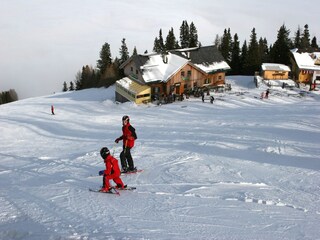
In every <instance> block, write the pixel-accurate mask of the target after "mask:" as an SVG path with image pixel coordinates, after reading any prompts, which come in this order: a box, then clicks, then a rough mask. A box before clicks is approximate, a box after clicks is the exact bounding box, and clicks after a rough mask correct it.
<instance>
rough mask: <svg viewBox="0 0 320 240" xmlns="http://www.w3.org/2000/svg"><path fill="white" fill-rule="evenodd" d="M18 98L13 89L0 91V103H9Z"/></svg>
mask: <svg viewBox="0 0 320 240" xmlns="http://www.w3.org/2000/svg"><path fill="white" fill-rule="evenodd" d="M17 100H18V94H17V93H16V91H15V90H14V89H10V90H9V91H4V92H0V105H1V104H5V103H10V102H14V101H17Z"/></svg>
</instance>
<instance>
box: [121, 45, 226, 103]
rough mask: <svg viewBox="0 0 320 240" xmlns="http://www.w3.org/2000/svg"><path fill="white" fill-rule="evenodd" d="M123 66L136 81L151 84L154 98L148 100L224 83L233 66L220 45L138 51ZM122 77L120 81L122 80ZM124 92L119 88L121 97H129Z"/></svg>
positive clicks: (146, 84)
mask: <svg viewBox="0 0 320 240" xmlns="http://www.w3.org/2000/svg"><path fill="white" fill-rule="evenodd" d="M120 67H121V68H122V69H123V70H124V74H125V75H126V77H127V78H128V79H130V80H132V81H133V82H135V84H138V85H141V86H145V87H149V88H150V92H151V96H150V99H149V100H147V99H144V100H143V101H144V102H147V101H151V99H152V100H153V99H159V98H162V97H166V96H171V95H182V94H183V93H187V92H190V91H193V90H195V89H198V88H202V87H207V88H214V87H217V86H221V85H224V84H225V73H226V71H228V70H230V66H229V65H228V64H227V63H226V62H225V61H224V59H223V57H222V55H221V53H220V52H219V51H218V49H217V48H216V46H206V47H196V48H189V49H176V50H172V51H168V52H166V53H164V54H159V53H152V54H145V55H135V56H132V57H131V58H129V59H128V60H127V61H126V62H125V63H123V64H122V65H121V66H120ZM120 81H121V80H119V81H118V82H117V83H118V84H120ZM122 86H125V85H123V84H122ZM122 92H123V91H122ZM122 92H121V91H120V90H119V91H118V90H117V89H116V100H117V101H121V102H123V101H124V100H125V99H126V97H125V96H123V94H122ZM143 95H145V94H143ZM127 100H130V99H127ZM130 101H131V100H130Z"/></svg>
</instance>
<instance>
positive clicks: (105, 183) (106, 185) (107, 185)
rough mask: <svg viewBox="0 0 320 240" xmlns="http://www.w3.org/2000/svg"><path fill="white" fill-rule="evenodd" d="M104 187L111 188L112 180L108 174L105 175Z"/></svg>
mask: <svg viewBox="0 0 320 240" xmlns="http://www.w3.org/2000/svg"><path fill="white" fill-rule="evenodd" d="M103 188H105V189H109V188H110V182H109V178H108V176H107V175H103Z"/></svg>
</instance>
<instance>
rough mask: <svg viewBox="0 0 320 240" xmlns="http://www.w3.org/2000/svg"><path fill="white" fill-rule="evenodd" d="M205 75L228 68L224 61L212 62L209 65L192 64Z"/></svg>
mask: <svg viewBox="0 0 320 240" xmlns="http://www.w3.org/2000/svg"><path fill="white" fill-rule="evenodd" d="M194 65H195V66H197V67H198V68H200V69H201V70H202V71H204V72H206V73H210V72H215V71H218V70H229V69H230V66H229V65H228V63H226V62H225V61H220V62H213V63H211V64H194Z"/></svg>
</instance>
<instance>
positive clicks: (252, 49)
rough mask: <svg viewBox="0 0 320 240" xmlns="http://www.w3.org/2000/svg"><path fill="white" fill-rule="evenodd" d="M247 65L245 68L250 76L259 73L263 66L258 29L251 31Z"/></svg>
mask: <svg viewBox="0 0 320 240" xmlns="http://www.w3.org/2000/svg"><path fill="white" fill-rule="evenodd" d="M247 60H248V61H247V65H246V66H245V67H246V69H247V71H248V74H250V75H253V74H254V73H255V71H258V70H259V69H260V66H261V59H260V56H259V46H258V41H257V34H256V29H255V28H253V29H252V31H251V36H250V42H249V46H248V59H247Z"/></svg>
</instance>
